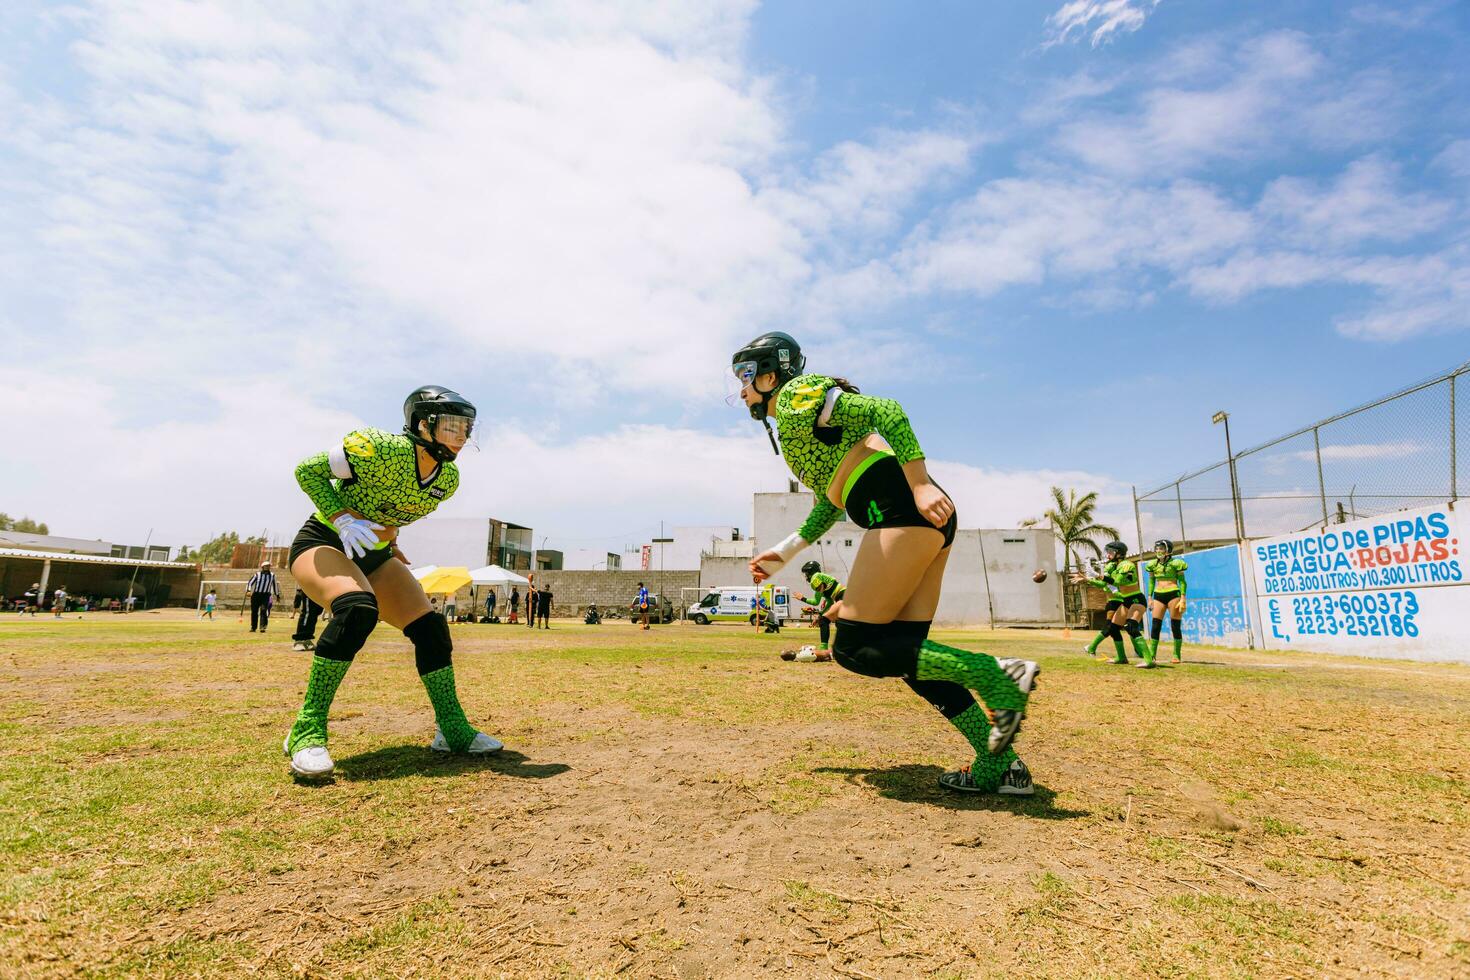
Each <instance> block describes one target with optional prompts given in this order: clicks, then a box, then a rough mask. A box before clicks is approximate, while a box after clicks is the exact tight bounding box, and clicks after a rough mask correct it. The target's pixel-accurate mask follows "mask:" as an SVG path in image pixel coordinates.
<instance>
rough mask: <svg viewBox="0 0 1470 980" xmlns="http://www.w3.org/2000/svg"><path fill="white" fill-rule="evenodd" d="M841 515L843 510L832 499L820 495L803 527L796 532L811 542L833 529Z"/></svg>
mask: <svg viewBox="0 0 1470 980" xmlns="http://www.w3.org/2000/svg"><path fill="white" fill-rule="evenodd" d="M841 516H842V510H841V509H840V508H838V507H835V506H833V504H832V501H830V500H828V499H827V498H826V497H818V498H817V502H816V503H815V504H813V505H812V512H811V513H810V514H808V515H807V516H806V520H805V521H803V522H802V525H801V527H799V528H797V529H796V533H797V534H799V535H801V539H802V540H803V541H806V542H807V543H808V544H811V543H813V542H815V541H816V540H817V539H818V538H820V537H821V536H822V535H824V534H826V533H827V532H828V531H830V530H832V525H833V524H836V523H837V518H839V517H841Z"/></svg>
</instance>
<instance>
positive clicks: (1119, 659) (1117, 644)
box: [1113, 637, 1128, 664]
mask: <svg viewBox="0 0 1470 980" xmlns="http://www.w3.org/2000/svg"><path fill="white" fill-rule="evenodd" d="M1113 649H1114V650H1115V651H1117V652H1116V653H1114V654H1113V663H1115V664H1126V663H1127V662H1128V654H1126V653H1124V652H1123V640H1122V638H1121V637H1120V638H1119V639H1116V640H1114V641H1113Z"/></svg>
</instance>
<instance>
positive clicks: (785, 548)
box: [760, 534, 808, 575]
mask: <svg viewBox="0 0 1470 980" xmlns="http://www.w3.org/2000/svg"><path fill="white" fill-rule="evenodd" d="M807 544H808V542H807V540H806V539H805V538H803V537H802V536H801V535H799V534H792V535H788V536H787V537H786V538H784V539H782V541H781V543H780V544H778V545H776V547H774V548H772V549H771V550H772V551H773V552H775V554H776V558H775V560H772V559H770V558H767V559H766V560H765V561H763V562H761V563H760V565H761V568H763V569H765V570H766V574H768V575H774V574H776V573H777V572H779V571H780V570H781V569H782V568H783V567H784V566H785V565H786V563H787V562H789V561H790V560H791V559H793V558H795V557H796V556H797V555H799V554H801V552H802V549H804V548H805V547H806V546H807Z"/></svg>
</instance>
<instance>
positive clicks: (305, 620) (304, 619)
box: [291, 589, 322, 653]
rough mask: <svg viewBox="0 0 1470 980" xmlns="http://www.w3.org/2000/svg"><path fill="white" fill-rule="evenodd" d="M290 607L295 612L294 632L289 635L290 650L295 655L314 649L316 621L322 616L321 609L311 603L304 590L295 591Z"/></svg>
mask: <svg viewBox="0 0 1470 980" xmlns="http://www.w3.org/2000/svg"><path fill="white" fill-rule="evenodd" d="M291 605H292V608H294V609H295V610H296V632H295V633H292V634H291V649H292V650H295V651H296V652H297V653H301V652H304V651H306V650H313V649H315V648H316V621H317V617H319V616H320V615H321V614H322V607H321V606H318V605H317V604H316V603H315V602H312V601H311V596H309V595H307V594H306V590H305V589H297V590H296V597H295V598H294V599H292V600H291Z"/></svg>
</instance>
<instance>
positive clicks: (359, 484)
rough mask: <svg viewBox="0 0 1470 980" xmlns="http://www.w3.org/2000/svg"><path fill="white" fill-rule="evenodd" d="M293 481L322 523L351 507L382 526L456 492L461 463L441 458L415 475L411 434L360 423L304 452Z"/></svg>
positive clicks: (412, 517)
mask: <svg viewBox="0 0 1470 980" xmlns="http://www.w3.org/2000/svg"><path fill="white" fill-rule="evenodd" d="M296 482H297V483H299V484H301V489H302V490H305V491H306V495H307V496H308V497H310V498H311V502H312V503H313V504H316V514H317V517H318V518H320V519H321V520H322V521H323V522H324V523H327V524H330V523H331V520H330V518H331V516H332V515H333V514H337V513H340V512H341V511H344V510H351V511H354V512H356V513H358V514H361V515H362V516H363V517H366V518H367V519H368V520H370V521H375V522H377V523H379V524H381V525H383V526H384V527H403V526H404V525H405V524H412V523H413V522H414V521H416V520H418V519H419V518H420V517H424V516H426V515H428V514H431V513H433V511H434V508H436V507H438V506H439V505H440V504H442V503H443V502H444V501H446V500H448V499H449V498H450V497H452V496H454V491H455V490H458V489H459V469H458V467H456V466H455V465H454V464H453V463H440V464H439V465H438V467H437V468H436V469H435V470H434V472H433V473H431V474H430V476H429V479H428V480H427V481H426V482H424V481H420V480H419V473H418V453H417V452H416V451H415V450H414V443H413V440H412V439H410V438H409V437H408V436H406V435H402V434H400V433H392V432H384V431H383V430H381V429H358V430H357V431H356V432H353V433H350V434H348V436H347V437H346V438H345V439H343V440H342V444H341V445H340V446H333V447H332V448H331V449H329V450H327V451H326V452H324V453H317V454H316V455H315V456H308V457H307V458H306V459H304V460H302V461H301V463H300V465H298V466H297V467H296Z"/></svg>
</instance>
